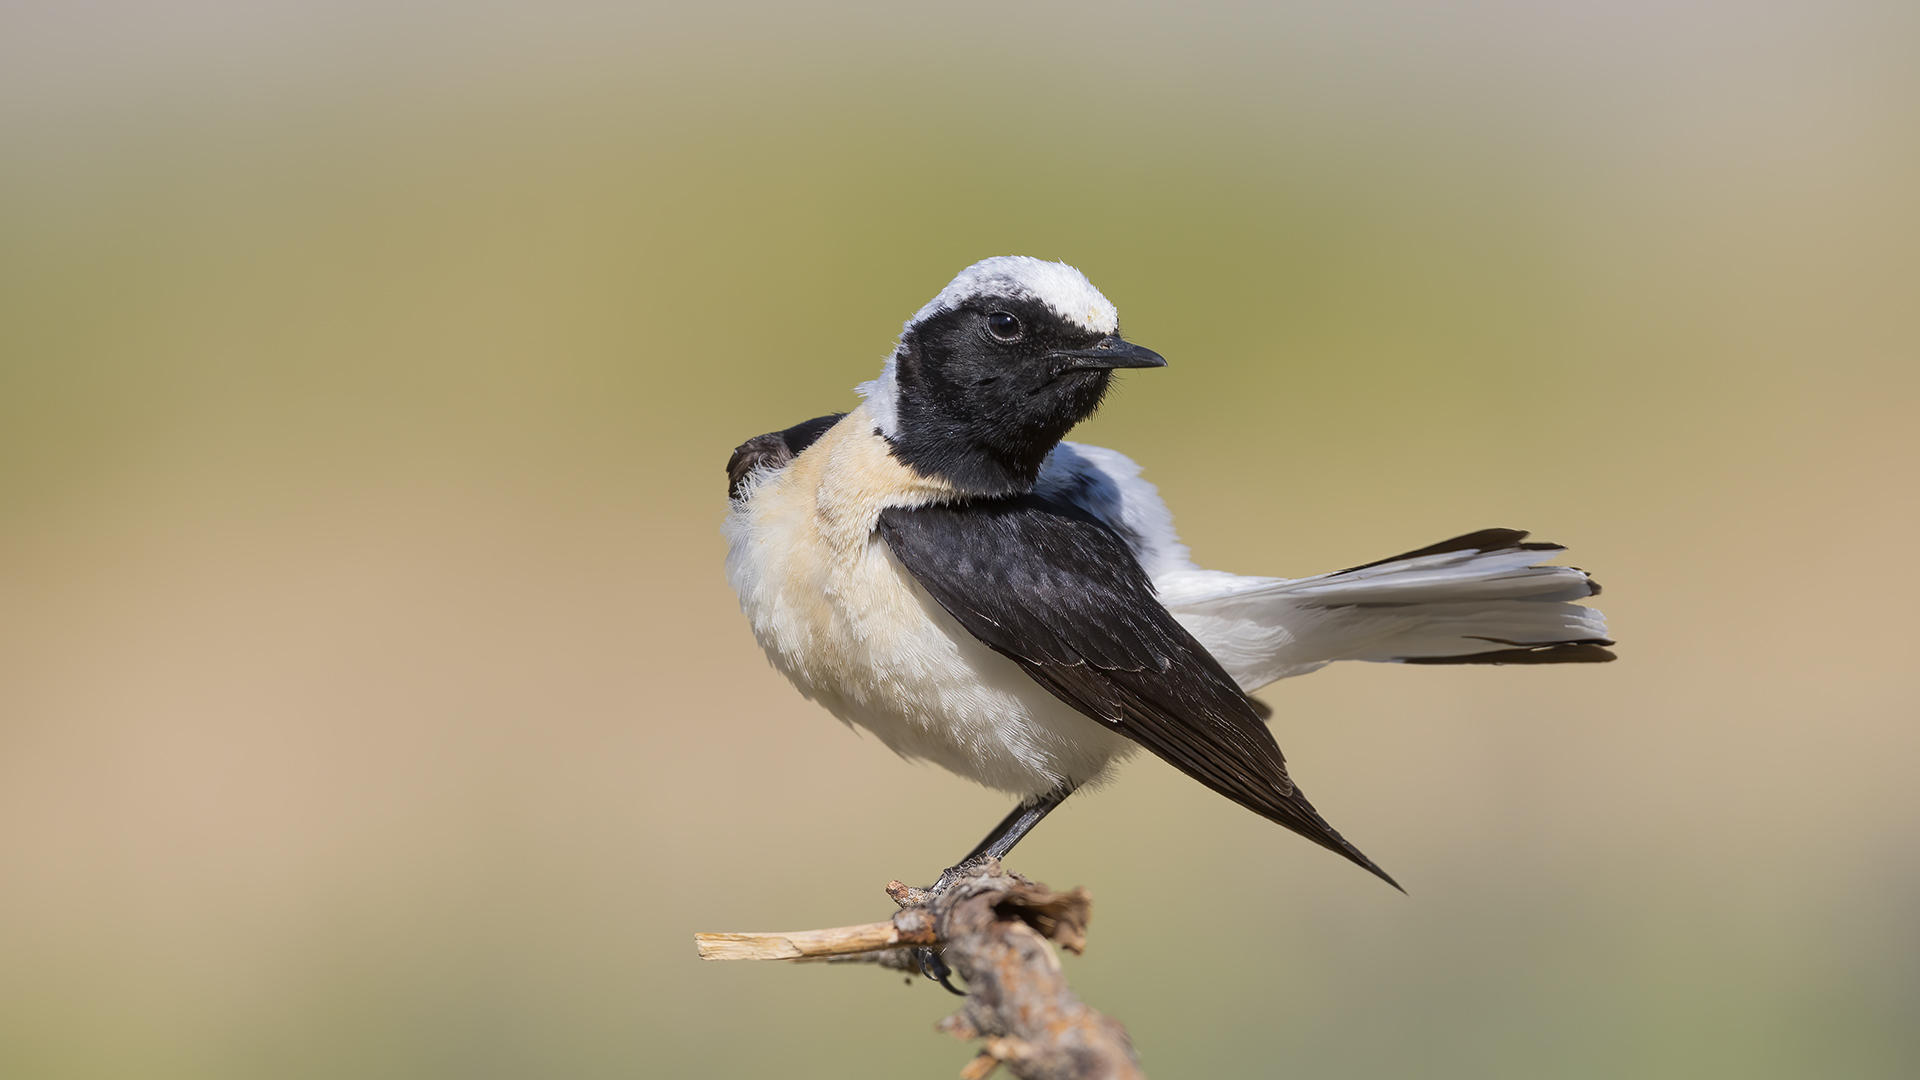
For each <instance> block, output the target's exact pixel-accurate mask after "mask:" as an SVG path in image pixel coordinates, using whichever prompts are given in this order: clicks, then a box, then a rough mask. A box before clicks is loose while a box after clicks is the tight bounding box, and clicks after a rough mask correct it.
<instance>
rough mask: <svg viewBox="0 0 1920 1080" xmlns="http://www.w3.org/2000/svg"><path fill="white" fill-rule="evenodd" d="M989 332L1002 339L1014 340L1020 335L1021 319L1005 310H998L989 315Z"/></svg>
mask: <svg viewBox="0 0 1920 1080" xmlns="http://www.w3.org/2000/svg"><path fill="white" fill-rule="evenodd" d="M987 332H988V333H990V334H992V335H993V336H994V337H997V338H999V339H1000V340H1001V341H1012V340H1013V339H1014V338H1017V337H1019V336H1020V320H1019V319H1016V318H1014V317H1013V316H1012V315H1011V314H1009V313H1007V312H1004V311H996V312H994V313H993V314H991V315H989V316H987Z"/></svg>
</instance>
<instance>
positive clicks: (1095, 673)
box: [880, 495, 1398, 888]
mask: <svg viewBox="0 0 1920 1080" xmlns="http://www.w3.org/2000/svg"><path fill="white" fill-rule="evenodd" d="M880 534H881V536H882V537H883V538H884V539H885V540H886V543H887V545H888V547H889V548H890V549H891V550H892V552H893V554H894V556H895V557H896V558H897V559H898V560H899V561H900V564H901V565H902V566H903V567H905V568H906V570H907V572H908V573H910V574H912V575H913V577H914V579H915V580H917V581H918V582H919V583H920V585H921V586H922V587H923V588H925V589H926V590H927V592H928V594H929V595H931V596H932V597H933V599H934V600H935V601H936V602H937V603H939V604H940V606H941V607H942V608H944V609H946V611H947V612H948V613H950V614H951V615H952V616H953V617H954V618H955V619H956V620H958V621H959V623H960V624H961V626H963V627H964V628H965V629H966V630H967V632H968V633H971V634H972V635H974V636H975V637H977V638H979V639H980V641H982V642H983V643H985V644H986V645H988V646H989V647H991V648H992V649H994V650H995V651H996V652H999V653H1001V654H1002V655H1004V656H1006V657H1008V658H1009V659H1011V660H1013V661H1014V662H1015V663H1017V664H1018V665H1020V667H1021V669H1022V670H1024V671H1025V672H1026V673H1027V674H1028V675H1029V676H1031V677H1032V678H1033V679H1034V680H1035V681H1037V682H1039V683H1040V684H1041V685H1042V686H1044V687H1046V688H1047V690H1048V691H1050V692H1051V693H1052V694H1053V695H1054V696H1056V697H1058V698H1060V699H1061V700H1062V701H1064V702H1066V703H1067V704H1069V705H1071V706H1073V707H1074V708H1075V709H1077V710H1079V711H1080V712H1081V713H1083V714H1085V715H1086V716H1088V717H1091V718H1092V719H1094V720H1096V721H1098V722H1100V723H1101V724H1105V725H1107V726H1108V727H1110V728H1112V729H1114V730H1116V731H1119V732H1121V733H1123V734H1125V735H1126V736H1128V737H1129V738H1131V739H1133V740H1134V741H1136V742H1138V743H1140V744H1141V745H1143V746H1145V747H1146V748H1147V749H1148V750H1151V751H1152V752H1153V753H1154V754H1156V755H1157V756H1159V757H1160V758H1162V759H1163V760H1165V761H1166V762H1168V763H1169V764H1171V765H1173V766H1174V767H1175V768H1177V769H1179V770H1180V771H1182V772H1184V773H1186V774H1187V775H1188V776H1191V777H1193V778H1194V779H1196V780H1198V781H1200V782H1201V783H1203V784H1205V785H1207V786H1208V787H1210V788H1212V789H1213V790H1215V791H1217V792H1219V793H1220V794H1222V795H1225V796H1226V797H1228V798H1230V799H1232V800H1233V801H1235V802H1237V803H1239V804H1240V805H1242V806H1244V807H1246V808H1247V809H1249V810H1252V811H1254V812H1255V813H1257V814H1260V815H1261V816H1263V817H1265V818H1267V819H1269V820H1271V821H1274V822H1277V823H1279V824H1281V825H1284V826H1286V827H1287V828H1289V829H1292V830H1293V831H1294V832H1297V833H1299V834H1300V835H1302V836H1305V837H1306V838H1307V839H1309V840H1312V841H1313V842H1315V843H1317V844H1320V845H1321V846H1323V847H1326V848H1328V849H1330V850H1333V851H1336V852H1339V853H1340V854H1341V855H1344V856H1345V857H1347V858H1348V859H1351V860H1352V861H1354V862H1355V863H1358V864H1359V865H1361V866H1363V867H1365V868H1366V869H1367V870H1369V871H1371V872H1373V873H1374V874H1377V875H1379V876H1380V877H1381V878H1383V879H1385V880H1386V881H1387V882H1388V883H1390V884H1391V883H1392V882H1393V879H1392V878H1390V877H1388V876H1387V875H1386V873H1385V872H1383V871H1382V870H1381V869H1380V868H1379V867H1377V866H1375V865H1374V864H1373V861H1372V860H1371V859H1368V858H1367V857H1366V856H1365V855H1364V854H1362V853H1361V852H1360V850H1359V849H1358V848H1356V847H1354V846H1353V845H1352V844H1350V843H1348V842H1347V841H1346V840H1345V839H1344V838H1342V837H1341V835H1340V834H1339V833H1338V832H1336V831H1334V829H1333V828H1332V827H1331V826H1329V825H1328V824H1327V823H1326V822H1325V821H1324V820H1323V819H1322V818H1321V817H1320V815H1319V813H1318V812H1317V811H1315V810H1314V808H1313V805H1312V804H1311V803H1309V802H1308V801H1307V800H1306V798H1305V796H1303V795H1302V794H1301V793H1300V791H1299V789H1298V788H1297V787H1296V786H1295V785H1294V783H1293V781H1292V779H1291V778H1290V777H1289V776H1288V775H1287V770H1286V759H1285V757H1284V756H1283V755H1282V754H1281V752H1280V747H1279V745H1278V744H1277V743H1276V742H1275V741H1274V738H1273V735H1272V733H1270V732H1269V731H1268V730H1267V728H1266V725H1265V724H1263V723H1262V722H1261V720H1260V716H1259V714H1258V713H1257V712H1256V710H1255V706H1254V705H1253V703H1251V702H1250V701H1249V700H1248V699H1247V697H1246V695H1245V694H1244V693H1242V692H1241V690H1240V687H1239V686H1238V685H1237V684H1236V682H1235V680H1234V677H1233V676H1231V675H1229V674H1228V672H1227V671H1226V670H1225V669H1223V668H1222V667H1221V665H1220V663H1219V662H1218V661H1216V660H1215V659H1214V657H1213V656H1212V655H1210V654H1209V652H1208V651H1207V648H1206V647H1204V646H1202V645H1201V644H1200V642H1199V641H1197V640H1195V639H1194V636H1193V635H1192V634H1191V633H1189V632H1188V631H1187V629H1186V628H1185V627H1183V626H1182V625H1181V624H1180V622H1179V621H1177V620H1176V619H1175V618H1174V617H1173V615H1172V614H1170V613H1169V612H1168V610H1167V609H1166V608H1165V607H1163V606H1162V605H1161V604H1160V602H1159V600H1158V599H1157V598H1156V597H1155V594H1154V584H1153V582H1152V581H1151V580H1149V579H1148V577H1147V574H1146V572H1145V571H1143V570H1142V569H1141V567H1140V564H1139V562H1138V561H1137V560H1136V558H1135V556H1134V553H1133V551H1132V550H1131V549H1130V546H1129V544H1128V543H1127V541H1126V540H1124V539H1122V537H1121V536H1120V535H1119V534H1117V533H1116V532H1115V531H1114V529H1113V528H1111V527H1109V526H1108V525H1107V524H1105V523H1104V522H1103V521H1101V520H1100V519H1099V518H1097V517H1095V516H1094V515H1093V514H1090V513H1088V512H1086V511H1085V510H1083V509H1080V508H1078V507H1076V506H1073V505H1070V504H1068V503H1067V502H1064V501H1061V500H1058V499H1053V498H1048V497H1046V496H1043V495H1023V496H1018V497H1014V498H1008V499H995V500H984V501H976V502H972V503H967V504H959V505H952V506H926V507H918V508H914V509H906V508H894V509H889V510H887V511H885V512H883V513H882V514H881V517H880ZM1395 887H1396V888H1397V887H1398V886H1397V885H1396V886H1395Z"/></svg>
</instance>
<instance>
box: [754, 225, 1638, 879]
mask: <svg viewBox="0 0 1920 1080" xmlns="http://www.w3.org/2000/svg"><path fill="white" fill-rule="evenodd" d="M1165 364H1166V361H1165V360H1163V359H1161V357H1160V355H1159V354H1158V353H1155V352H1153V351H1151V350H1149V349H1144V348H1141V347H1140V346H1138V345H1134V344H1131V343H1129V342H1127V341H1125V340H1123V339H1122V338H1121V337H1120V323H1119V316H1118V313H1117V312H1116V311H1115V310H1114V306H1113V305H1112V304H1111V303H1109V302H1108V301H1107V298H1106V297H1104V296H1102V295H1101V294H1100V292H1099V290H1097V289H1095V288H1094V287H1093V285H1092V283H1091V282H1089V281H1088V280H1087V279H1086V277H1084V276H1083V275H1082V274H1081V273H1080V272H1079V271H1078V270H1075V269H1074V268H1073V267H1070V266H1067V265H1065V264H1063V263H1054V262H1042V261H1040V260H1038V259H1031V258H1025V257H1020V256H1005V257H1000V258H993V259H987V260H985V261H982V262H979V263H975V264H974V265H972V266H970V267H968V268H967V269H965V270H963V271H961V273H960V276H959V277H956V278H954V279H953V281H952V283H950V284H949V285H948V286H947V287H946V288H945V289H942V290H941V291H940V295H938V296H936V297H934V298H933V300H932V301H931V302H930V303H928V304H927V306H925V307H923V308H921V309H920V310H919V312H917V313H916V314H915V315H914V316H913V318H912V319H910V320H908V322H907V324H906V327H905V329H904V330H903V331H902V332H901V334H900V342H899V345H898V346H897V347H896V348H895V349H894V351H893V355H892V356H891V357H889V358H888V360H887V362H886V366H885V367H884V368H883V369H882V370H881V372H880V377H879V378H878V379H875V380H874V381H873V382H870V383H866V384H864V385H863V386H861V387H860V388H859V391H860V394H861V396H862V397H864V398H865V401H864V402H863V403H862V404H860V405H859V406H858V407H857V408H855V409H854V410H853V411H852V412H849V413H844V414H834V415H831V416H822V417H819V418H816V419H813V420H808V421H807V422H805V423H803V424H797V425H795V426H793V427H791V428H788V429H787V430H785V431H779V432H774V433H772V434H769V435H762V436H759V437H758V438H755V439H751V440H749V441H748V442H747V443H746V444H744V445H743V446H741V447H740V448H739V449H738V450H736V451H735V452H734V454H733V459H732V460H731V461H730V462H728V464H727V477H728V480H729V486H728V493H729V495H730V496H731V508H730V510H729V511H728V516H727V525H726V533H727V538H728V541H729V550H728V554H727V576H728V579H729V581H730V582H731V583H732V585H733V588H734V590H735V591H736V592H738V593H739V594H740V605H741V607H742V609H743V610H745V612H746V614H747V618H748V619H749V620H750V621H751V622H752V624H753V633H754V636H755V637H756V638H758V639H759V641H760V645H761V647H762V648H764V649H765V650H766V653H767V656H768V658H769V659H771V660H772V661H773V665H774V667H776V668H778V669H780V671H781V672H783V673H784V674H785V675H786V676H787V678H789V679H791V680H792V681H793V684H794V685H795V686H796V687H798V688H799V689H800V692H801V693H802V694H805V695H806V696H807V697H809V698H812V699H813V700H815V701H818V702H820V703H821V704H822V705H824V706H826V708H827V709H828V711H830V712H832V713H833V714H834V715H835V716H837V717H839V718H840V719H841V720H843V721H845V722H847V723H849V724H852V725H855V726H858V727H861V728H864V729H866V730H867V731H870V732H872V733H873V734H874V735H875V736H876V737H877V738H879V739H880V741H881V742H883V743H885V744H886V745H887V746H889V747H891V748H892V749H893V750H894V751H895V752H897V753H899V754H900V755H901V756H902V757H906V758H918V759H923V760H927V761H931V762H934V763H935V764H938V765H941V766H944V767H945V768H947V769H950V770H952V771H953V772H956V773H959V774H960V775H961V776H964V777H967V778H968V779H971V780H975V781H978V782H979V783H982V784H985V785H986V786H988V787H991V788H996V789H998V790H1000V791H1004V792H1007V793H1009V794H1011V795H1015V796H1018V797H1019V799H1020V802H1019V805H1018V806H1017V807H1015V809H1014V811H1013V812H1012V813H1011V814H1009V815H1008V816H1007V818H1006V820H1004V821H1002V822H1001V823H1000V824H999V825H998V826H996V827H995V828H994V830H993V831H992V832H991V833H989V834H988V835H987V837H986V839H985V840H982V841H981V842H980V844H979V846H978V847H976V848H975V849H974V850H973V851H972V852H971V853H970V854H969V855H968V857H967V859H965V860H962V864H961V865H964V864H965V863H966V862H968V861H970V860H972V859H974V858H976V857H978V856H982V855H994V856H1004V855H1005V854H1006V853H1007V852H1008V851H1010V850H1012V848H1013V846H1014V845H1015V844H1016V843H1018V842H1019V841H1020V838H1021V837H1023V836H1025V835H1026V833H1027V832H1028V831H1029V830H1030V829H1032V828H1033V827H1034V826H1035V825H1036V824H1038V823H1039V822H1040V819H1041V818H1043V817H1045V816H1046V815H1047V813H1048V812H1049V811H1051V810H1052V809H1053V808H1054V807H1056V806H1058V805H1060V803H1061V801H1062V800H1064V799H1065V798H1066V797H1067V796H1068V795H1070V794H1072V793H1073V791H1074V790H1075V789H1077V788H1081V787H1084V786H1086V785H1088V784H1092V783H1096V782H1099V781H1101V780H1103V779H1105V778H1106V777H1107V776H1108V775H1109V774H1110V773H1111V772H1112V770H1113V768H1114V766H1115V765H1117V764H1118V763H1119V762H1121V761H1123V760H1125V759H1126V758H1127V757H1128V756H1129V755H1130V754H1132V753H1133V752H1134V751H1136V750H1138V749H1139V748H1140V747H1143V746H1144V747H1146V748H1147V749H1148V750H1150V751H1152V752H1153V753H1154V754H1156V755H1158V756H1159V757H1160V758H1162V759H1164V760H1165V761H1166V762H1167V763H1168V764H1170V765H1172V766H1173V767H1174V768H1176V769H1179V770H1180V771H1181V772H1184V773H1186V774H1187V775H1188V776H1191V777H1193V778H1194V779H1195V780H1198V781H1200V782H1201V783H1203V784H1205V785H1207V786H1208V787H1210V788H1212V789H1213V790H1215V791H1217V792H1219V793H1220V794H1222V795H1225V796H1226V797H1227V798H1229V799H1232V800H1233V801H1234V802H1237V803H1239V804H1240V805H1242V806H1244V807H1246V808H1247V809H1249V810H1252V811H1253V812H1254V813H1256V814H1259V815H1260V816H1262V817H1265V818H1267V819H1269V820H1271V821H1275V822H1278V823H1279V824H1281V825H1284V826H1286V827H1287V828H1289V829H1292V830H1293V831H1294V832H1297V833H1299V834H1300V835H1302V836H1304V837H1306V838H1307V839H1309V840H1311V841H1313V842H1314V843H1316V844H1319V845H1321V846H1322V847H1326V848H1330V849H1332V850H1333V851H1336V852H1339V853H1340V854H1341V855H1344V856H1346V857H1347V858H1349V859H1351V860H1353V861H1354V862H1356V863H1358V864H1360V865H1361V866H1363V867H1366V868H1367V869H1368V870H1370V871H1372V872H1373V873H1375V874H1378V875H1379V876H1380V877H1382V878H1384V879H1385V880H1387V881H1388V882H1389V883H1392V882H1393V879H1392V878H1390V877H1388V876H1387V875H1386V873H1385V872H1384V871H1382V870H1381V869H1380V868H1379V867H1377V866H1375V865H1374V864H1373V861H1372V860H1371V859H1368V858H1367V857H1366V856H1365V855H1363V854H1361V853H1360V850H1359V849H1358V848H1356V847H1354V846H1353V845H1352V844H1350V843H1348V842H1347V841H1346V840H1345V839H1344V838H1342V837H1341V835H1340V834H1339V833H1337V832H1335V831H1334V830H1333V829H1332V827H1330V826H1329V825H1328V824H1327V823H1326V822H1325V821H1323V820H1321V817H1320V815H1319V813H1318V812H1316V811H1315V810H1314V808H1313V805H1312V804H1311V803H1309V802H1308V801H1307V800H1306V797H1305V796H1304V795H1302V794H1301V792H1300V789H1299V788H1298V787H1296V786H1295V785H1294V782H1293V780H1292V778H1291V777H1289V776H1288V775H1287V768H1286V760H1285V758H1284V757H1282V756H1281V753H1280V747H1279V746H1278V744H1276V743H1275V742H1274V738H1273V735H1272V734H1271V733H1270V732H1269V731H1268V730H1267V727H1266V725H1265V723H1263V719H1264V716H1265V709H1264V707H1263V706H1261V705H1260V704H1259V703H1258V702H1256V701H1254V700H1253V699H1251V698H1249V697H1248V696H1247V694H1248V692H1249V691H1252V690H1255V689H1257V688H1259V687H1261V686H1264V685H1266V684H1267V683H1270V682H1272V681H1274V680H1275V679H1280V678H1284V677H1286V676H1289V675H1301V674H1304V673H1306V672H1309V671H1313V670H1316V669H1318V668H1321V667H1325V666H1326V665H1327V664H1330V663H1332V662H1333V661H1335V660H1374V661H1382V662H1388V663H1406V664H1545V663H1568V662H1572V663H1582V662H1595V661H1604V660H1611V659H1613V654H1612V653H1611V652H1608V651H1607V649H1606V646H1608V645H1611V644H1612V642H1610V641H1608V640H1607V627H1606V623H1605V621H1604V620H1603V619H1602V617H1601V615H1600V613H1599V612H1598V611H1595V610H1593V609H1592V608H1587V607H1582V606H1579V605H1577V604H1575V603H1573V601H1576V600H1580V599H1583V598H1585V597H1588V596H1592V595H1594V594H1596V593H1598V592H1599V591H1600V587H1599V586H1598V585H1596V584H1594V583H1593V582H1592V581H1591V580H1589V579H1588V577H1587V575H1586V574H1585V573H1583V572H1581V571H1579V570H1575V569H1571V568H1568V567H1561V566H1536V565H1534V564H1535V562H1537V561H1538V560H1540V559H1542V558H1549V557H1551V556H1550V555H1549V554H1547V553H1550V552H1558V551H1561V550H1563V549H1562V548H1560V547H1559V546H1558V545H1556V544H1537V543H1534V544H1530V543H1523V542H1522V541H1523V540H1524V539H1525V537H1526V534H1525V533H1523V532H1516V531H1514V530H1511V529H1486V530H1483V531H1481V532H1476V533H1470V534H1468V535H1466V536H1460V537H1455V538H1454V539H1452V540H1446V541H1443V542H1441V543H1438V544H1434V545H1432V546H1431V547H1425V548H1421V549H1420V550H1418V551H1411V552H1408V553H1406V554H1405V555H1396V556H1394V557H1392V558H1390V559H1380V560H1377V561H1375V562H1370V563H1365V564H1363V565H1360V566H1355V567H1352V568H1349V569H1346V570H1341V571H1338V572H1336V573H1332V574H1322V575H1320V576H1318V577H1309V578H1298V579H1293V580H1288V579H1285V578H1270V577H1241V576H1238V575H1235V574H1229V573H1224V572H1222V571H1218V570H1203V569H1201V568H1200V567H1198V566H1196V565H1194V563H1193V561H1192V560H1191V559H1190V558H1189V557H1188V552H1187V548H1186V547H1185V546H1184V545H1182V544H1181V543H1180V540H1179V538H1178V537H1177V536H1175V535H1174V531H1173V517H1172V515H1171V514H1170V513H1168V511H1167V508H1166V506H1165V504H1163V503H1162V502H1161V501H1160V497H1159V495H1158V494H1157V493H1156V492H1155V490H1154V488H1153V485H1151V484H1149V483H1147V482H1146V481H1144V480H1142V479H1140V468H1139V466H1137V465H1135V464H1134V463H1133V462H1132V461H1130V460H1128V459H1127V458H1126V457H1124V456H1123V455H1121V454H1118V453H1115V452H1114V451H1112V450H1104V449H1101V448H1100V447H1097V446H1081V445H1078V444H1075V443H1070V442H1062V441H1061V439H1062V437H1064V436H1065V435H1066V434H1067V432H1068V431H1069V430H1071V429H1072V428H1073V426H1074V425H1075V424H1078V423H1079V422H1080V421H1082V420H1085V419H1086V418H1087V417H1088V416H1091V415H1092V414H1093V412H1094V410H1095V409H1096V408H1098V407H1099V405H1100V400H1101V398H1102V397H1103V396H1104V395H1105V394H1106V392H1107V388H1108V386H1109V385H1110V384H1111V382H1112V380H1113V373H1114V371H1115V370H1116V369H1119V368H1154V367H1162V366H1164V365H1165ZM953 869H958V867H955V868H953ZM951 874H952V870H950V871H949V873H948V874H947V875H943V876H942V883H944V882H945V881H946V880H948V879H949V877H950V876H951ZM1397 887H1398V886H1396V888H1397Z"/></svg>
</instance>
